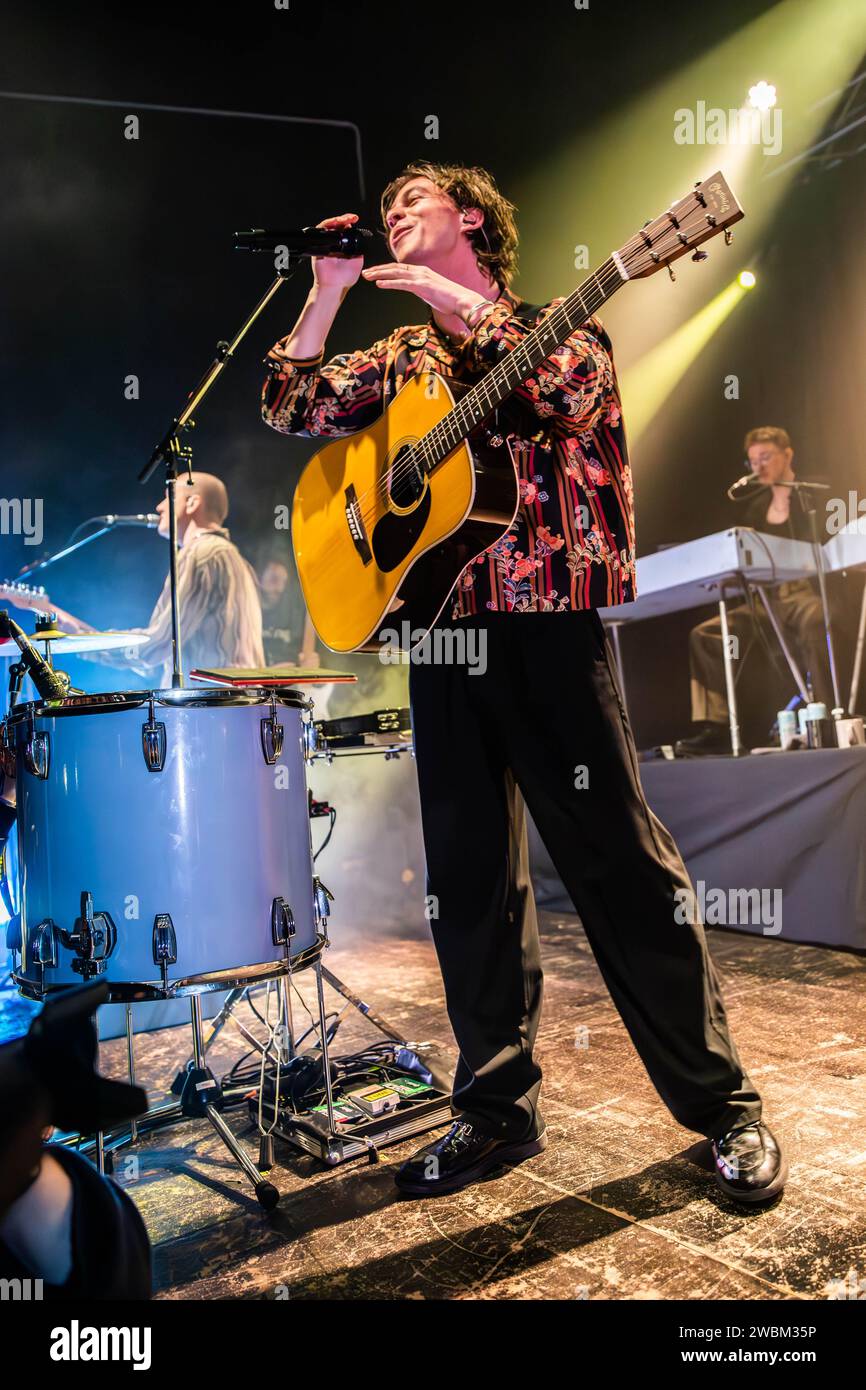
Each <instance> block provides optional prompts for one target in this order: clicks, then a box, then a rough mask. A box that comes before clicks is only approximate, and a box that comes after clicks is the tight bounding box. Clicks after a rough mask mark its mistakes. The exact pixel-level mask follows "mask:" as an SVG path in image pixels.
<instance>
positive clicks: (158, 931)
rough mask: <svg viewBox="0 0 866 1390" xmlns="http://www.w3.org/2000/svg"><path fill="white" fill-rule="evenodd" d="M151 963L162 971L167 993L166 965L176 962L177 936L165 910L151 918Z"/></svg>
mask: <svg viewBox="0 0 866 1390" xmlns="http://www.w3.org/2000/svg"><path fill="white" fill-rule="evenodd" d="M153 963H154V965H158V966H159V968H160V971H161V972H162V987H163V989H164V990H165V992H166V994H168V992H169V986H168V967H169V966H170V965H176V964H177V936H176V934H175V930H174V923H173V922H172V920H171V916H170V915H169V913H167V912H158V913H157V915H156V916H155V917H154V919H153ZM127 1008H129V1005H127Z"/></svg>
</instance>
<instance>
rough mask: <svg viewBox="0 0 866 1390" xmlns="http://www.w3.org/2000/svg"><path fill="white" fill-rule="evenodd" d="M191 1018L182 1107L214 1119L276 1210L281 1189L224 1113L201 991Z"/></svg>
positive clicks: (192, 1004)
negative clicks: (209, 1055) (209, 1057)
mask: <svg viewBox="0 0 866 1390" xmlns="http://www.w3.org/2000/svg"><path fill="white" fill-rule="evenodd" d="M190 1022H191V1024H192V1048H193V1064H192V1067H191V1068H190V1070H189V1071H188V1072H187V1074H186V1076H185V1078H184V1085H183V1090H182V1092H181V1097H180V1106H181V1111H182V1113H183V1114H184V1115H188V1116H191V1117H195V1118H204V1119H207V1120H210V1122H211V1124H212V1125H213V1127H214V1129H215V1130H216V1132H217V1134H218V1135H219V1137H220V1139H222V1141H223V1143H224V1144H225V1146H226V1148H227V1149H228V1151H229V1153H230V1154H231V1155H232V1157H233V1159H234V1160H235V1162H236V1163H237V1164H238V1165H239V1166H240V1167H241V1168H242V1169H243V1171H244V1173H246V1175H247V1177H248V1178H249V1180H250V1182H251V1183H252V1185H253V1188H254V1190H255V1194H256V1196H257V1198H258V1199H259V1202H260V1203H261V1205H262V1206H263V1207H264V1209H265V1211H273V1209H274V1207H275V1206H276V1205H277V1202H278V1201H279V1200H280V1194H279V1192H278V1191H277V1189H276V1188H275V1187H274V1185H273V1183H271V1182H266V1181H265V1179H264V1178H263V1177H262V1175H261V1173H260V1172H259V1170H258V1168H256V1166H255V1164H254V1163H253V1161H252V1159H251V1158H250V1157H249V1155H248V1154H247V1153H246V1151H245V1150H244V1149H243V1148H242V1147H241V1145H240V1144H239V1143H238V1141H237V1139H236V1138H235V1136H234V1134H233V1133H232V1131H231V1130H230V1129H229V1127H228V1125H227V1124H226V1122H225V1120H224V1119H223V1117H222V1115H221V1114H220V1110H221V1109H222V1103H223V1099H222V1092H221V1090H220V1087H219V1083H218V1082H217V1080H216V1077H215V1076H214V1074H213V1072H212V1071H211V1070H210V1069H209V1067H207V1066H206V1065H205V1061H206V1059H205V1050H204V1042H203V1040H202V1026H201V998H200V996H199V995H198V994H193V995H191V996H190Z"/></svg>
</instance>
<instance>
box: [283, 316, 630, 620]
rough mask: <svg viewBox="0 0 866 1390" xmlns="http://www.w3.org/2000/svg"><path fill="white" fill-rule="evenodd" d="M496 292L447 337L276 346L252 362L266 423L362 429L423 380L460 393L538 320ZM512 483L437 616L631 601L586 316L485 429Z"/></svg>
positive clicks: (623, 461) (620, 440)
mask: <svg viewBox="0 0 866 1390" xmlns="http://www.w3.org/2000/svg"><path fill="white" fill-rule="evenodd" d="M561 303H562V299H554V300H552V301H551V302H550V304H548V305H546V306H545V307H544V308H542V309H540V310H538V309H532V308H531V307H530V306H529V305H527V304H525V303H524V302H523V301H522V300H520V299H518V298H517V297H516V296H515V295H514V294H512V293H511V291H509V290H505V291H504V292H503V293H502V294H501V295H500V297H499V299H497V300H496V303H495V306H494V308H493V310H492V312H490V313H488V314H487V315H486V316H482V319H481V322H480V323H479V324H478V326H477V327H476V328H475V330H474V331H473V332H472V333H470V334H469V335H468V337H466V338H463V339H461V340H459V341H457V340H455V339H452V338H450V337H449V336H448V335H447V334H445V333H444V332H443V331H442V330H441V329H440V328H439V327H438V325H437V324H436V322H435V320H434V319H433V317H432V315H431V317H430V319H429V320H428V321H427V323H426V324H422V325H420V326H418V325H416V326H414V327H405V328H397V329H395V330H394V332H393V333H391V334H390V335H389V336H388V337H387V338H384V339H381V340H380V341H379V342H377V343H374V344H373V346H372V347H370V348H366V349H363V350H361V351H358V352H351V353H341V354H339V355H338V356H336V357H332V358H331V360H330V361H329V362H327V363H324V364H323V361H322V357H323V354H321V353H320V354H319V356H318V357H316V358H313V359H310V360H307V361H300V360H298V359H297V358H290V357H289V356H288V355H287V354H286V351H285V343H286V342H287V341H288V339H286V338H284V339H281V340H280V342H278V343H276V344H275V345H274V347H273V348H271V350H270V352H269V353H268V355H267V357H266V358H265V365H266V366H267V368H268V376H267V379H266V381H265V384H264V389H263V392H262V414H263V418H264V420H265V421H266V423H267V424H269V425H271V426H272V427H273V428H274V429H276V430H281V431H282V432H283V433H285V434H300V435H305V436H308V437H310V438H334V437H336V436H339V435H347V434H352V433H354V432H355V431H356V430H359V429H363V428H365V427H366V426H368V425H370V424H372V423H373V421H374V420H375V419H376V417H377V416H378V415H380V414H381V412H382V410H383V408H384V407H385V406H387V405H388V404H389V402H390V401H391V400H393V398H394V395H395V394H396V392H397V391H399V389H400V387H401V386H402V385H403V383H404V381H405V380H406V378H407V377H409V376H412V375H414V374H415V373H417V372H425V371H436V372H439V373H440V374H442V375H444V376H447V377H450V378H453V379H454V380H456V381H458V382H464V383H466V384H468V385H474V384H475V382H476V381H478V380H479V379H480V378H481V377H482V376H483V375H484V374H485V372H486V371H487V370H489V368H490V367H491V366H493V365H495V363H496V362H497V361H498V360H500V357H499V355H500V353H502V352H507V351H509V350H511V349H513V348H515V347H516V346H517V345H518V344H519V343H520V342H521V340H522V339H523V338H524V337H525V336H526V335H527V334H528V333H530V332H531V331H532V329H533V327H534V325H535V323H536V322H538V321H540V318H541V316H542V315H544V314H546V313H549V312H550V310H551V309H553V308H555V307H556V306H557V305H559V304H561ZM487 423H488V426H491V425H492V428H493V429H494V431H495V433H494V440H495V439H496V436H497V434H498V435H499V437H500V438H507V439H508V441H509V443H510V444H511V448H512V451H513V453H514V457H515V462H516V464H517V467H518V473H519V487H520V503H521V505H520V508H519V510H518V513H517V516H516V518H515V521H514V524H513V525H512V527H511V528H510V529H509V530H508V531H507V532H506V533H505V535H503V536H502V537H501V538H500V539H499V540H498V541H497V542H496V543H495V545H492V546H491V547H490V548H489V549H488V550H485V551H484V552H483V553H482V554H480V555H478V556H477V557H476V558H475V559H474V560H473V561H472V562H471V563H470V564H468V565H467V566H466V568H465V569H464V570H463V572H462V574H461V575H460V577H459V579H458V580H457V582H456V584H455V586H454V588H453V590H452V592H451V618H452V620H453V619H456V618H459V617H464V616H467V615H470V614H473V613H480V612H484V611H485V610H493V611H497V612H508V613H535V612H546V613H549V612H556V613H558V612H563V611H567V610H574V609H583V608H604V607H611V606H613V605H615V604H619V603H626V602H628V601H629V600H631V599H633V598H634V597H635V592H636V591H635V542H634V499H633V493H632V479H631V468H630V466H629V461H628V451H627V447H626V440H625V431H624V429H623V423H622V412H621V409H620V399H619V388H618V386H617V380H616V372H615V370H614V365H613V356H612V351H611V345H610V339H609V338H608V336H607V334H606V332H605V330H604V328H603V327H602V325H601V323H600V322H599V320H598V319H597V318H593V319H590V320H589V322H588V323H587V324H586V325H585V326H584V327H583V328H581V329H579V330H578V331H577V332H575V333H572V334H571V336H570V337H569V338H568V339H567V340H566V341H565V343H564V344H563V345H562V346H561V347H560V348H558V349H557V351H556V352H555V353H553V354H552V355H551V356H550V357H549V358H547V359H546V361H545V362H544V363H543V364H542V366H541V367H539V368H538V369H537V370H536V371H535V372H534V373H533V374H532V375H531V376H530V377H528V378H527V380H526V381H525V382H524V383H523V384H522V385H521V386H519V387H518V388H517V389H516V390H515V391H514V393H513V394H512V395H511V397H509V399H508V400H507V401H506V402H505V403H504V404H503V405H502V406H500V408H499V410H498V412H497V414H496V416H495V417H493V418H492V420H491V421H488V422H487Z"/></svg>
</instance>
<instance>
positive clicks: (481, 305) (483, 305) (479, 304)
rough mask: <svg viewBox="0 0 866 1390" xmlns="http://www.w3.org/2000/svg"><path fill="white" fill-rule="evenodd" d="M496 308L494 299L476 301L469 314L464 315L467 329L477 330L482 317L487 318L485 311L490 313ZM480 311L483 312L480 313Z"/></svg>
mask: <svg viewBox="0 0 866 1390" xmlns="http://www.w3.org/2000/svg"><path fill="white" fill-rule="evenodd" d="M494 307H495V306H494V303H493V300H492V299H479V300H477V301H476V303H475V304H473V305H472V307H471V309H470V310H469V312H468V313H467V314H465V315H464V318H463V322H464V323H465V324H466V327H467V328H471V329H475V328H477V327H478V325H479V323H480V322H481V319H482V317H486V314H485V312H484V311H485V310H487V311H488V312H490V311H491V310H492V309H493V308H494ZM479 310H480V311H481V312H480V313H479ZM476 315H477V318H476ZM473 320H474V322H473Z"/></svg>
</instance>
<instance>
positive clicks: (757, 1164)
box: [712, 1120, 788, 1202]
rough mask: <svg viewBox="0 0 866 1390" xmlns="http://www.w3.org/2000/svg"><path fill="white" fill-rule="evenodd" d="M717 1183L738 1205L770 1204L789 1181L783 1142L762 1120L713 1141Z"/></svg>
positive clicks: (742, 1126) (730, 1131)
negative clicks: (781, 1143)
mask: <svg viewBox="0 0 866 1390" xmlns="http://www.w3.org/2000/svg"><path fill="white" fill-rule="evenodd" d="M712 1150H713V1158H714V1160H715V1174H716V1182H717V1183H718V1184H719V1187H720V1188H721V1189H722V1191H723V1192H726V1193H727V1195H728V1196H729V1197H732V1198H733V1199H734V1201H735V1202H769V1201H770V1200H771V1199H772V1198H773V1197H776V1196H778V1194H779V1193H780V1192H781V1191H782V1188H783V1187H784V1186H785V1183H786V1182H787V1179H788V1164H787V1162H786V1161H785V1157H784V1154H783V1153H782V1150H781V1147H780V1145H779V1141H778V1140H777V1139H776V1137H775V1135H774V1134H773V1133H772V1131H771V1130H769V1129H768V1128H767V1126H766V1125H765V1124H764V1123H763V1121H762V1120H755V1121H754V1123H753V1124H750V1125H741V1126H740V1127H739V1128H737V1129H730V1130H728V1133H727V1134H723V1135H722V1137H721V1139H714V1140H713V1141H712Z"/></svg>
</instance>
